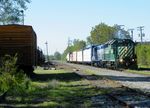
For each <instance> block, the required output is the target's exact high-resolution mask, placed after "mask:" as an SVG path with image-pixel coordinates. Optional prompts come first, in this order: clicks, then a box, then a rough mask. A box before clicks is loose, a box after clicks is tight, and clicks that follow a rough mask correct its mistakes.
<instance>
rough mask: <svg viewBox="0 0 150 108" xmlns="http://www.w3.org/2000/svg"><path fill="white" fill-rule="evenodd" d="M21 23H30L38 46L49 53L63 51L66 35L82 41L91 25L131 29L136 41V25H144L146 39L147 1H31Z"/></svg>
mask: <svg viewBox="0 0 150 108" xmlns="http://www.w3.org/2000/svg"><path fill="white" fill-rule="evenodd" d="M27 6H28V9H27V10H26V11H25V12H24V13H25V25H32V26H33V29H34V30H35V32H36V34H37V42H38V46H39V47H40V48H41V49H42V50H43V52H44V53H46V45H45V42H46V41H47V42H48V52H49V55H51V54H54V52H56V51H59V52H60V53H63V51H64V50H65V49H66V47H67V42H68V38H70V39H71V40H73V39H80V40H86V38H87V37H88V36H90V31H91V29H92V27H94V26H95V25H98V24H100V23H101V22H103V23H106V24H107V25H109V26H113V25H114V24H118V25H125V27H124V29H125V30H127V29H130V28H134V29H135V30H134V40H136V41H140V37H139V36H138V33H139V31H137V27H138V26H144V30H143V32H144V33H145V37H143V40H144V41H150V0H32V1H31V3H30V4H28V5H27Z"/></svg>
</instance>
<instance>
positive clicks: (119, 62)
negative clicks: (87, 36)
mask: <svg viewBox="0 0 150 108" xmlns="http://www.w3.org/2000/svg"><path fill="white" fill-rule="evenodd" d="M96 50H97V51H96V52H97V54H96V58H97V61H98V62H97V63H98V65H99V66H101V67H113V68H122V67H123V68H136V67H137V60H136V59H137V58H136V55H135V43H134V42H133V41H132V40H130V39H112V40H110V41H108V42H106V43H105V44H103V45H98V46H97V47H96Z"/></svg>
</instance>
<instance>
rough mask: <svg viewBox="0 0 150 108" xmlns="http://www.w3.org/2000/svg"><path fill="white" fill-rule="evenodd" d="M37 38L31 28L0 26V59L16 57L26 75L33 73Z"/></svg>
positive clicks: (25, 26)
mask: <svg viewBox="0 0 150 108" xmlns="http://www.w3.org/2000/svg"><path fill="white" fill-rule="evenodd" d="M36 49H37V37H36V33H35V32H34V30H33V28H32V26H27V25H1V26H0V58H1V57H4V55H7V54H8V55H12V56H14V55H15V54H16V53H17V55H18V62H17V64H18V65H19V67H20V68H22V69H23V70H24V71H25V72H26V73H30V72H32V71H33V66H35V65H36V62H37V53H36V51H37V50H36Z"/></svg>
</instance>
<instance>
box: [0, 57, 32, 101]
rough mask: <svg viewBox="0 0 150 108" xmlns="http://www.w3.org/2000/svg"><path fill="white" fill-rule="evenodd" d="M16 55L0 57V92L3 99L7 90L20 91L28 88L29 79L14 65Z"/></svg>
mask: <svg viewBox="0 0 150 108" xmlns="http://www.w3.org/2000/svg"><path fill="white" fill-rule="evenodd" d="M16 62H17V55H15V56H14V57H11V56H9V55H6V56H5V57H3V58H2V59H1V67H0V85H1V86H0V92H1V93H2V96H3V98H4V99H5V97H6V93H8V92H9V91H13V90H15V91H18V93H21V92H22V90H23V89H25V88H28V86H29V82H30V80H29V79H28V78H27V76H26V75H25V74H24V72H23V71H22V70H19V69H18V67H17V66H16Z"/></svg>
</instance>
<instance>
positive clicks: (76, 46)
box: [62, 39, 86, 60]
mask: <svg viewBox="0 0 150 108" xmlns="http://www.w3.org/2000/svg"><path fill="white" fill-rule="evenodd" d="M85 47H86V42H85V41H83V40H79V39H74V40H73V44H72V45H71V46H68V47H67V48H66V50H65V51H64V53H63V54H62V59H63V60H65V59H66V56H67V54H68V53H69V52H73V51H79V50H81V49H83V48H85Z"/></svg>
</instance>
